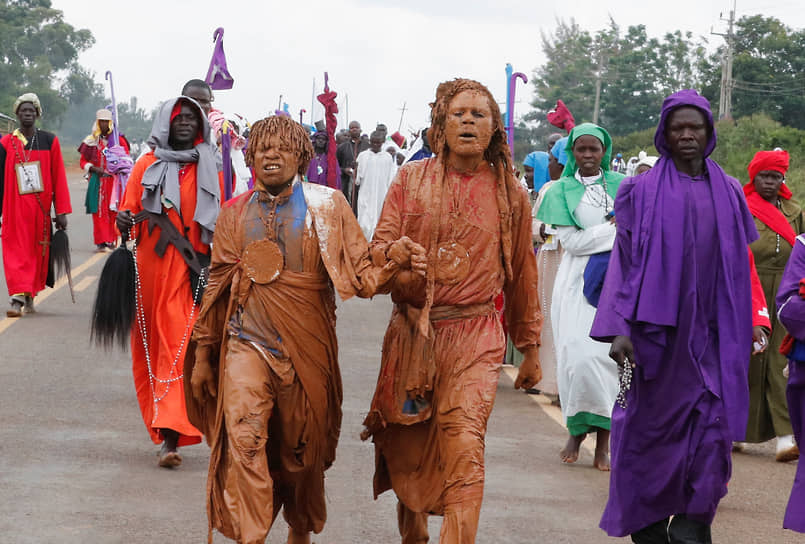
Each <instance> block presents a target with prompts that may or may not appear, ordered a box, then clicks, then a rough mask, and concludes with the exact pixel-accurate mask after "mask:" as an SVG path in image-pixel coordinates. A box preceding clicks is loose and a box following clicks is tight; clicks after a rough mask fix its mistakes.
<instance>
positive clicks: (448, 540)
mask: <svg viewBox="0 0 805 544" xmlns="http://www.w3.org/2000/svg"><path fill="white" fill-rule="evenodd" d="M480 513H481V502H480V501H478V503H477V504H474V503H472V502H471V503H463V504H458V505H454V506H450V507H447V506H446V507H445V509H444V521H442V530H441V532H440V533H439V543H440V544H472V543H474V542H475V533H477V532H478V516H479V515H480ZM397 524H398V526H399V528H400V537H402V544H424V543H426V542H428V538H429V535H428V514H426V513H424V512H412V511H411V510H409V509H408V508H407V507H406V506H405V505H404V504H403V503H401V502H397Z"/></svg>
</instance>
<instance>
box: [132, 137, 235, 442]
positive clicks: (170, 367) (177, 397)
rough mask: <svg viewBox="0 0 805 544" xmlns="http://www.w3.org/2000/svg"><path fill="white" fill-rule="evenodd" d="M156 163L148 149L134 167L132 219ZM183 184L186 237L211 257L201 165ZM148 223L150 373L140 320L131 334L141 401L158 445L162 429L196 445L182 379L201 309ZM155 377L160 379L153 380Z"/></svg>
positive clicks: (143, 262)
mask: <svg viewBox="0 0 805 544" xmlns="http://www.w3.org/2000/svg"><path fill="white" fill-rule="evenodd" d="M154 162H156V157H155V156H154V153H153V151H149V152H148V153H147V154H146V155H145V156H144V157H143V158H142V159H140V160H138V161H137V163H136V164H135V165H134V168H133V169H132V171H131V177H130V178H129V181H128V183H127V185H126V192H125V194H124V196H123V201H122V202H121V204H120V209H121V210H129V211H130V212H131V213H132V215H134V214H137V213H138V212H140V211H142V209H143V207H142V196H143V186H142V183H141V182H142V178H143V173H144V172H145V170H146V168H148V167H149V166H151V165H152V164H153V163H154ZM179 186H180V190H181V209H182V217H184V218H185V219H184V221H185V225H186V226H187V227H188V230H187V233H186V236H187V238H188V239H189V240H190V242H191V243H192V244H193V248H194V249H195V250H196V251H197V252H200V253H204V254H207V255H209V253H210V247H209V246H208V245H207V244H204V243H202V241H201V227H200V226H199V225H198V223H196V222H195V221H193V219H192V218H193V214H194V212H195V209H196V164H194V163H193V164H189V165H188V166H187V167H186V168H185V169H184V171H183V172H182V171H180V175H179ZM221 193H222V194H223V191H221ZM167 214H168V217H169V218H170V220H171V222H172V223H173V224H174V226H175V227H176V228H177V229H178V230H179V232H184V226H183V225H182V220H181V219H180V217H179V215H178V214H177V213H176V210H175V209H173V208H171V209H169V210H168V211H167ZM146 224H147V223H139V224H138V225H137V226H136V227H135V229H134V232H133V233H132V237H133V238H134V239H136V240H137V249H136V251H137V272H138V275H139V282H140V283H139V286H138V297H142V298H141V299H139V301H140V302H141V304H142V309H143V317H144V321H145V327H146V333H147V344H148V348H149V356H150V357H149V358H150V367H151V371H150V372H149V360H147V359H146V352H145V348H144V346H143V344H144V342H143V335H142V332H141V330H140V327H139V324H138V323H137V322H135V324H134V326H133V327H132V331H131V357H132V371H133V373H134V386H135V388H136V389H137V400H138V401H139V403H140V411H141V412H142V415H143V421H144V422H145V426H146V427H147V428H148V432H149V433H150V435H151V439H152V440H153V441H154V443H155V444H159V443H161V442H162V440H163V437H162V434H161V432H160V429H165V428H167V429H173V430H174V431H177V432H178V433H179V435H180V436H179V444H178V445H179V446H187V445H190V444H197V443H198V442H201V432H199V430H198V429H196V428H195V427H194V426H193V425H192V424H191V423H190V421H188V419H187V410H186V408H185V396H184V383H183V381H182V377H183V365H184V357H185V349H186V347H187V345H188V342H189V341H190V334H191V333H192V332H193V325H194V324H195V320H196V317H197V316H198V310H199V309H198V307H195V308H194V305H193V297H192V294H191V293H190V282H189V279H188V278H189V272H188V268H187V265H186V264H185V262H184V260H182V257H181V255H180V254H179V252H178V251H177V250H176V248H175V247H173V245H168V248H167V250H166V252H165V255H164V256H163V257H161V258H160V257H158V256H157V254H156V253H155V250H154V248H155V246H156V243H157V241H158V240H159V236H160V232H161V231H160V229H159V228H154V230H153V232H152V233H150V234H149V232H148V229H147V228H144V227H145V225H146ZM151 374H153V377H154V378H155V379H153V380H152V376H151Z"/></svg>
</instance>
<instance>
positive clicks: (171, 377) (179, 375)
mask: <svg viewBox="0 0 805 544" xmlns="http://www.w3.org/2000/svg"><path fill="white" fill-rule="evenodd" d="M132 254H133V256H134V282H135V289H136V293H137V296H136V299H135V305H136V311H135V316H136V319H137V329H138V330H139V331H140V337H141V338H142V342H143V351H144V352H145V366H146V367H147V369H148V383H149V386H150V388H151V398H152V399H153V402H154V416H153V417H152V418H151V424H152V425H153V424H154V423H156V420H157V417H158V416H159V404H158V403H159V401H161V400H162V399H164V398H165V397H167V396H168V392H170V388H171V384H172V383H173V382H177V381H179V380H181V379H183V378H184V372H182V371H179V370H178V369H177V365H178V363H179V359H180V358H181V356H182V352H183V351H184V348H185V344H186V343H187V337H188V335H189V333H190V328H191V326H192V324H193V316H194V315H195V314H196V304H195V303H194V304H193V308H192V309H191V310H190V315H189V316H188V318H187V325H186V326H185V329H184V334H183V335H182V341H181V343H180V344H179V351H178V352H177V353H176V357H174V358H173V363H171V369H170V372H169V373H168V378H167V379H165V380H163V379H161V378H158V377H157V376H156V374H154V370H153V367H152V366H151V352H150V349H149V346H148V328H147V327H146V323H145V309H144V308H143V295H142V293H143V291H142V282H141V280H140V267H139V266H138V265H137V241H136V240H135V241H134V243H133V247H132ZM201 288H202V282H198V285H196V292H195V293H193V298H192V300H196V299H197V298H198V294H199V290H200V289H201ZM157 384H164V385H165V391H164V393H163V394H162V396H159V397H158V396H157V391H156V385H157Z"/></svg>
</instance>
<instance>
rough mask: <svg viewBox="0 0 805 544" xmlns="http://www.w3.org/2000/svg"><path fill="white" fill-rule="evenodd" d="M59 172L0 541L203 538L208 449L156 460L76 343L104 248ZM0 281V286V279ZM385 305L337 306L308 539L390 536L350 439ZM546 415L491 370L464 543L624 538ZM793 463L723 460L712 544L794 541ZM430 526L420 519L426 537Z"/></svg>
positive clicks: (384, 499)
mask: <svg viewBox="0 0 805 544" xmlns="http://www.w3.org/2000/svg"><path fill="white" fill-rule="evenodd" d="M70 182H71V183H70V188H71V191H72V195H73V208H74V210H75V213H74V214H73V215H71V216H70V228H69V234H70V238H71V244H72V247H73V268H74V274H75V278H74V283H75V285H76V288H77V292H76V299H77V300H76V304H75V305H73V304H72V303H71V302H70V297H69V294H68V291H67V289H66V286H65V285H64V284H63V282H62V283H61V284H59V285H57V287H56V289H53V290H46V291H45V292H43V293H42V294H40V296H39V297H38V300H37V308H38V313H36V314H34V315H29V316H25V317H23V318H22V319H19V320H11V319H6V318H5V317H0V504H2V505H3V508H2V513H0V543H11V544H24V543H51V542H59V543H82V544H83V543H123V542H125V543H155V542H156V543H158V542H170V543H201V542H205V541H206V525H207V523H206V515H205V507H204V490H205V480H206V474H207V460H208V448H207V447H206V445H197V446H192V447H188V448H184V449H183V455H184V464H183V465H182V467H181V468H179V469H178V470H173V471H168V470H165V469H160V468H158V467H157V464H156V461H157V457H156V454H157V450H158V447H157V446H154V445H153V444H152V443H151V442H150V440H149V438H148V435H147V433H146V431H145V427H144V425H143V423H142V420H141V418H140V414H139V410H138V408H137V402H136V398H135V394H134V387H133V385H132V379H131V367H130V364H131V363H130V360H129V358H128V355H127V354H126V353H122V352H110V353H105V352H103V351H101V350H97V349H95V348H93V347H91V346H90V344H89V341H88V336H89V335H88V330H89V329H88V324H89V311H90V307H91V303H92V299H93V297H94V294H95V285H96V280H97V277H98V275H99V274H100V271H101V267H102V264H103V259H104V258H105V255H101V254H95V253H94V245H93V244H92V240H91V222H90V218H89V216H86V215H84V214H83V205H82V204H83V197H84V184H83V181H82V180H81V178H80V177H79V176H78V175H71V177H70ZM0 291H2V293H3V294H5V292H6V290H5V279H4V278H3V277H2V276H0ZM3 297H4V295H3ZM2 306H3V307H4V306H5V299H4V298H3V304H2ZM389 311H390V303H389V301H388V299H387V297H378V298H377V299H375V300H372V301H365V300H352V301H348V302H347V303H342V304H340V305H339V309H338V336H339V342H340V362H341V369H342V373H343V379H344V423H343V429H342V438H341V442H340V444H339V449H338V458H337V460H336V463H335V465H334V467H333V468H332V469H331V470H330V471H329V472H328V473H327V483H326V485H327V496H328V508H329V521H328V523H327V525H326V527H325V529H324V532H323V533H322V534H320V535H317V536H316V537H315V538H314V541H315V542H317V543H319V544H323V543H328V544H335V543H339V544H340V543H369V542H371V543H378V542H383V543H393V542H399V537H398V536H397V530H396V516H395V513H394V505H395V500H394V498H393V496H392V495H391V494H389V493H386V494H385V495H383V496H381V497H380V499H379V500H377V501H374V500H373V499H372V490H371V479H372V472H373V449H372V446H371V445H370V444H369V443H365V442H361V441H360V439H359V438H358V435H359V433H360V430H361V421H362V420H363V417H364V415H365V413H366V411H367V409H368V406H369V401H370V399H371V395H372V392H373V388H374V382H375V379H376V376H377V370H378V367H379V355H380V345H381V339H382V335H383V332H384V329H385V326H386V323H387V321H388V315H389ZM0 316H4V312H3V313H2V314H0ZM557 419H558V417H557V411H556V410H555V409H552V408H551V407H549V406H546V403H545V402H544V399H542V398H541V397H532V396H529V395H526V394H524V393H522V392H517V391H514V390H513V389H512V380H511V379H510V377H509V376H508V375H507V374H505V373H504V374H503V375H502V376H501V379H500V385H499V387H498V395H497V401H496V405H495V409H494V411H493V413H492V418H491V420H490V424H489V431H488V435H487V450H486V465H487V483H486V491H485V497H484V506H483V510H482V512H481V521H480V529H479V533H478V542H479V543H491V542H494V543H518V544H519V543H531V542H548V543H568V544H570V543H573V544H576V543H580V542H584V543H593V544H595V543H608V542H618V541H620V542H627V541H628V540H627V539H621V540H618V539H611V538H608V537H607V536H606V535H605V534H604V533H603V532H602V531H601V530H600V529H598V520H599V517H600V515H601V511H602V509H603V506H604V503H605V501H606V497H607V485H608V477H607V475H605V474H603V473H599V472H598V471H596V470H594V469H593V468H592V466H591V462H592V456H591V454H590V452H589V451H587V450H584V451H583V452H582V457H581V459H580V460H579V462H578V463H577V464H576V465H572V466H569V465H562V464H561V463H560V461H559V455H558V454H559V449H560V448H561V446H562V445H563V443H564V440H565V436H566V435H565V430H564V428H563V427H562V426H561V425H560V424H559V423H557ZM794 471H795V466H794V465H793V464H786V465H781V464H779V463H775V462H774V460H773V452H772V448H771V447H770V446H769V445H766V446H757V447H752V448H750V450H749V452H748V453H746V454H739V455H736V457H735V464H734V473H733V479H732V481H731V482H730V486H729V489H730V494H729V495H728V496H727V497H726V499H724V501H722V503H721V507H720V510H719V514H718V516H717V517H716V521H715V524H714V526H713V536H714V541H715V542H719V543H721V542H730V543H731V544H743V543H745V544H750V543H752V544H754V543H758V542H770V543H795V542H803V541H805V537H803V536H802V535H797V534H794V533H791V532H788V531H783V530H782V529H781V525H782V516H783V511H784V508H785V504H786V501H787V500H788V493H789V490H790V486H791V482H792V481H793V477H794ZM439 524H440V519H439V518H432V519H431V524H430V527H431V541H432V542H436V541H438V531H439ZM285 531H286V527H285V524H284V522H283V521H282V520H281V519H279V520H278V522H277V523H276V525H275V527H274V530H273V532H272V534H271V535H269V538H268V540H267V542H269V543H272V544H279V543H282V542H285V534H286V533H285ZM224 541H225V539H223V538H222V537H220V535H217V536H216V539H215V542H224Z"/></svg>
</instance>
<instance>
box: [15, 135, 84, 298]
mask: <svg viewBox="0 0 805 544" xmlns="http://www.w3.org/2000/svg"><path fill="white" fill-rule="evenodd" d="M31 146H33V148H31ZM34 161H39V169H40V171H41V173H42V192H41V193H27V194H26V193H25V191H23V194H20V184H19V183H18V180H17V171H16V165H18V164H20V163H23V162H34ZM37 197H38V198H37ZM51 207H53V208H55V211H56V215H59V214H66V213H70V212H72V211H73V210H72V207H71V205H70V192H69V190H68V189H67V176H66V174H65V173H64V160H63V159H62V154H61V146H60V145H59V139H58V138H56V136H55V135H54V134H52V133H50V132H46V131H44V130H39V129H37V130H36V137H35V138H31V139H30V141H28V143H26V144H24V146H23V143H22V142H21V141H20V140H19V139H18V138H17V137H16V136H14V135H13V134H6V135H5V136H3V138H2V139H0V219H2V221H3V227H2V242H3V266H4V269H5V275H6V283H7V285H8V294H9V295H16V294H22V293H30V294H31V295H32V296H36V294H37V293H38V292H39V291H41V290H42V289H44V288H45V281H46V279H47V275H48V259H49V258H50V232H51V225H50V222H51V220H50V210H51Z"/></svg>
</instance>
